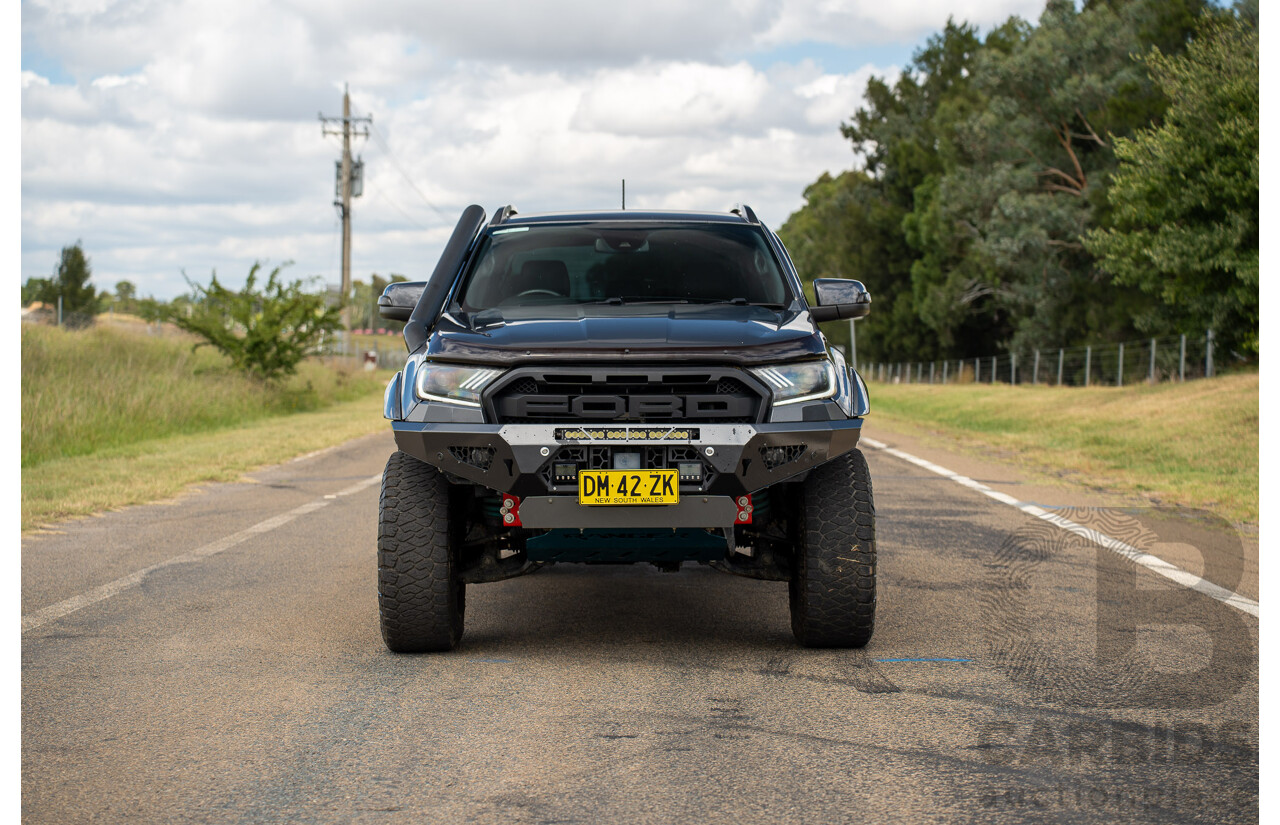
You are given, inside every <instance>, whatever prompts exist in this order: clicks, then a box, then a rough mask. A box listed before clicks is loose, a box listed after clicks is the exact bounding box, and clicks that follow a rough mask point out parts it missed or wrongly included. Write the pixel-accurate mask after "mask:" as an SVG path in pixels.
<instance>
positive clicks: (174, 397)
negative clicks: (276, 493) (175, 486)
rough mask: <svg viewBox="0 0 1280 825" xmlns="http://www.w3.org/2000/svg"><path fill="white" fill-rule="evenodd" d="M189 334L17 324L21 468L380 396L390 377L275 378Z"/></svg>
mask: <svg viewBox="0 0 1280 825" xmlns="http://www.w3.org/2000/svg"><path fill="white" fill-rule="evenodd" d="M193 343H195V339H194V338H190V337H187V336H175V337H161V336H152V335H148V334H146V332H145V328H143V329H142V330H130V329H126V328H122V327H119V326H116V327H112V326H108V325H105V324H103V325H99V326H96V327H93V328H91V329H86V330H77V331H69V330H66V329H59V328H56V327H48V326H41V325H35V324H24V325H23V327H22V382H21V384H22V467H23V469H24V470H26V469H27V468H31V467H35V466H38V465H40V464H42V463H43V462H45V461H50V460H53V459H60V458H70V457H74V456H90V455H96V454H98V453H99V452H101V451H103V450H109V449H112V448H115V447H122V446H125V445H128V444H132V443H136V442H142V441H150V440H153V439H156V438H162V437H165V436H170V435H181V434H194V433H199V432H208V431H211V430H218V429H225V428H228V427H239V426H242V425H244V424H247V423H249V422H251V421H255V420H259V419H264V418H270V417H272V416H281V415H290V414H293V413H297V412H307V411H314V410H320V409H324V408H325V407H328V406H329V405H331V404H335V403H340V402H342V401H349V400H353V399H356V398H367V397H369V396H370V395H373V394H376V393H378V392H381V390H382V388H383V387H384V386H385V385H386V381H387V376H386V375H385V374H379V373H376V372H364V371H362V370H358V369H345V370H343V369H337V368H333V367H330V366H327V365H325V364H322V363H319V362H318V361H314V360H308V361H304V362H303V363H302V364H300V365H299V368H298V373H297V374H296V375H294V376H291V377H290V378H288V379H287V380H285V381H284V382H282V383H279V384H265V383H263V382H261V381H257V380H254V379H252V378H250V377H248V376H246V375H244V374H242V373H240V372H239V371H237V370H235V369H233V368H232V367H231V366H230V364H229V362H228V361H227V359H226V358H225V357H224V356H222V355H221V354H219V353H217V352H216V351H214V350H213V349H212V348H210V347H202V348H200V349H198V350H195V351H193V350H192V344H193Z"/></svg>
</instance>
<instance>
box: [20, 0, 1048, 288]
mask: <svg viewBox="0 0 1280 825" xmlns="http://www.w3.org/2000/svg"><path fill="white" fill-rule="evenodd" d="M1042 5H1043V3H1042V2H1041V0H890V1H888V2H886V0H845V1H844V2H840V0H795V2H791V1H790V0H789V1H788V2H781V1H780V0H722V1H721V2H707V3H696V2H689V0H647V2H644V3H602V2H570V0H546V1H545V2H535V1H534V0H525V1H524V2H483V1H482V0H468V2H450V3H440V2H421V1H419V2H408V0H379V2H376V3H356V2H348V0H305V2H299V0H251V1H250V0H218V2H209V0H23V2H22V9H21V15H22V33H21V38H22V90H21V102H22V107H21V108H22V115H21V136H22V207H21V215H22V220H21V242H22V266H21V279H22V280H25V279H27V278H30V277H46V276H48V275H49V274H50V273H51V272H52V271H53V269H54V267H55V265H56V262H57V259H58V251H59V249H60V248H61V247H62V246H64V245H67V244H70V243H73V242H75V241H76V240H80V241H82V242H83V244H84V248H85V251H86V253H87V254H88V255H89V256H90V259H91V261H92V265H93V271H94V281H95V283H96V284H97V285H98V286H99V287H101V288H107V289H114V286H115V284H116V282H117V281H119V280H121V279H126V278H127V279H129V280H131V281H133V282H134V283H135V284H137V286H138V288H139V291H140V292H141V293H142V294H144V295H147V294H152V295H155V296H156V297H160V298H171V297H173V296H174V295H177V294H179V293H182V292H185V291H186V289H187V287H186V282H185V281H184V279H183V272H184V271H185V272H186V274H187V275H188V276H190V277H191V278H193V279H195V280H201V281H205V280H207V279H208V276H209V273H210V271H211V270H214V269H216V270H217V271H218V273H219V276H220V277H221V278H223V279H225V280H226V281H227V282H229V283H232V284H239V283H242V282H243V277H244V274H245V273H246V272H247V271H248V268H249V266H250V265H251V264H252V263H253V262H254V261H255V260H262V261H264V262H267V263H270V264H276V263H280V262H283V261H287V260H292V261H294V262H295V264H294V266H293V267H292V269H291V270H290V271H291V272H292V274H293V276H294V277H311V276H319V277H320V278H321V279H322V280H323V281H325V282H330V283H336V282H337V281H338V280H339V277H340V276H339V272H340V268H339V267H340V238H339V235H340V233H339V223H338V219H337V214H336V211H335V209H334V208H333V206H332V201H333V194H334V170H333V164H334V161H335V160H336V159H337V158H338V157H339V154H340V148H341V146H340V140H339V139H338V138H335V137H323V136H322V135H321V125H320V123H319V121H318V119H317V115H318V114H319V113H324V114H325V115H338V114H340V113H341V105H342V86H343V83H344V82H346V83H348V84H349V85H350V90H351V99H352V105H353V108H354V114H357V115H372V117H373V129H372V132H371V134H370V137H369V139H368V140H359V141H357V142H356V144H355V151H356V152H357V153H358V154H360V155H362V156H363V158H364V160H365V170H366V171H365V178H366V179H365V188H364V196H363V197H362V198H360V199H358V200H356V201H355V204H354V208H353V215H354V218H353V232H354V238H355V240H354V244H353V253H352V259H353V260H352V272H353V277H355V278H367V276H368V274H369V273H371V272H378V273H383V274H385V273H389V272H398V273H401V274H404V275H407V276H410V277H425V275H426V274H427V273H429V271H430V269H431V267H432V266H433V265H434V263H435V259H436V257H437V256H438V254H439V250H440V248H441V246H442V245H443V243H444V240H445V238H447V236H448V234H449V232H450V231H451V229H452V227H453V223H454V221H455V220H456V218H457V216H458V214H459V212H460V211H461V210H462V209H463V208H464V207H465V206H466V205H467V204H470V203H479V204H481V205H482V206H484V207H486V208H487V209H490V210H492V209H493V208H495V207H498V206H500V205H502V204H505V203H514V204H515V205H516V207H517V208H518V209H520V210H521V211H526V212H533V211H549V210H558V209H571V208H581V207H586V208H606V209H609V208H616V207H617V205H618V201H619V189H620V181H621V179H622V178H626V180H627V205H628V206H630V207H645V206H648V207H663V208H678V209H713V210H719V209H727V208H729V207H730V206H731V205H732V204H734V203H736V202H739V201H744V202H747V203H750V204H751V205H752V206H753V207H754V208H755V209H756V211H757V212H758V213H759V214H760V216H761V218H762V219H763V220H764V221H765V222H766V223H768V224H770V225H771V226H774V227H776V226H779V225H781V223H782V222H783V221H785V220H786V218H787V216H788V215H789V214H791V213H792V212H793V211H795V210H796V209H797V208H799V207H800V206H801V205H802V203H803V191H804V187H805V186H806V185H807V184H808V183H810V182H812V181H813V179H815V178H816V177H817V176H818V175H820V174H821V173H822V172H823V171H824V170H825V171H831V172H838V171H840V170H843V169H848V168H850V167H852V166H853V165H854V164H855V161H856V159H855V157H854V156H853V154H852V151H851V148H850V145H849V143H848V142H847V141H846V140H844V139H843V138H842V137H841V136H840V131H839V126H840V122H841V120H842V119H846V118H848V117H849V116H850V115H851V114H852V113H853V112H854V111H855V110H856V109H857V108H858V106H859V105H860V103H861V99H862V92H863V90H864V88H865V86H866V81H867V78H868V77H870V76H872V75H889V76H896V75H897V72H898V70H899V68H900V67H902V66H903V65H905V63H906V62H907V61H908V60H909V59H910V57H911V54H912V52H913V51H914V50H915V49H916V48H917V47H918V46H919V45H920V44H922V43H923V42H924V40H925V38H927V37H928V36H929V35H930V34H931V33H932V32H934V31H937V30H938V29H939V28H940V27H941V26H942V25H943V24H944V23H945V22H946V19H947V16H948V15H953V16H954V17H955V18H956V19H957V20H968V21H970V22H972V23H975V24H978V25H979V26H980V27H981V28H982V29H983V30H984V31H985V30H986V29H987V28H989V27H990V26H991V25H993V24H994V23H997V22H999V21H1002V20H1004V19H1005V18H1006V17H1008V16H1009V15H1010V14H1019V15H1021V16H1023V17H1027V18H1032V19H1034V18H1035V17H1036V16H1037V15H1038V13H1039V10H1040V8H1041V7H1042Z"/></svg>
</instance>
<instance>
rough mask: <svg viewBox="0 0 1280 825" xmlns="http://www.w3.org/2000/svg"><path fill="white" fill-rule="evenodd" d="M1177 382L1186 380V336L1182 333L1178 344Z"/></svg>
mask: <svg viewBox="0 0 1280 825" xmlns="http://www.w3.org/2000/svg"><path fill="white" fill-rule="evenodd" d="M1178 380H1179V381H1186V380H1187V334H1186V333H1185V332H1184V333H1182V341H1181V342H1180V343H1179V344H1178Z"/></svg>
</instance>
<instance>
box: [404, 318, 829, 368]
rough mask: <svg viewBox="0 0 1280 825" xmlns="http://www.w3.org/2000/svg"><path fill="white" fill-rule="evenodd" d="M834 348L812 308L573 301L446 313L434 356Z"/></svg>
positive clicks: (738, 356) (799, 354)
mask: <svg viewBox="0 0 1280 825" xmlns="http://www.w3.org/2000/svg"><path fill="white" fill-rule="evenodd" d="M825 351H826V349H825V345H824V342H823V339H822V336H821V335H820V334H819V333H818V331H817V328H816V327H815V325H814V323H813V321H812V320H811V319H810V318H809V313H808V312H807V311H803V310H802V311H799V312H796V311H793V310H774V309H770V308H768V307H762V306H734V305H726V304H712V305H707V304H693V305H671V304H662V305H657V306H655V305H623V306H607V305H587V306H583V305H569V306H555V307H519V308H512V309H504V310H502V311H500V312H499V311H497V310H487V311H485V312H482V313H479V314H476V315H471V316H463V317H461V318H459V317H456V316H454V315H451V314H449V313H446V314H445V315H444V316H442V317H441V319H440V321H439V323H438V324H437V325H436V328H435V330H434V331H433V333H432V335H431V337H430V339H429V340H428V342H427V353H426V354H427V356H428V357H430V358H439V359H441V360H448V361H458V362H464V363H467V362H470V363H502V364H515V363H530V362H546V361H565V360H578V361H603V360H608V361H623V360H634V361H686V360H690V359H695V360H699V361H705V362H718V363H747V362H757V361H762V360H767V361H783V360H791V359H796V358H806V357H813V356H815V355H822V354H824V353H825Z"/></svg>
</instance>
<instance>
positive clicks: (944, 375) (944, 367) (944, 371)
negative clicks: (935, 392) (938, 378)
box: [942, 359, 951, 384]
mask: <svg viewBox="0 0 1280 825" xmlns="http://www.w3.org/2000/svg"><path fill="white" fill-rule="evenodd" d="M949 366H951V362H950V361H947V360H945V359H944V360H943V361H942V383H944V384H945V383H947V367H949Z"/></svg>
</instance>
